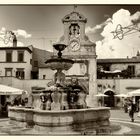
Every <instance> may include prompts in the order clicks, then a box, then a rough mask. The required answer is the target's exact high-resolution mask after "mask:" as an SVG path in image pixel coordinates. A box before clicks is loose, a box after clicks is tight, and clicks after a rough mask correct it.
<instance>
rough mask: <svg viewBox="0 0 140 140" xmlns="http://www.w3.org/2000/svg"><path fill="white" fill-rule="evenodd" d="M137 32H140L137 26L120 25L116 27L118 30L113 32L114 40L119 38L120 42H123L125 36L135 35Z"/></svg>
mask: <svg viewBox="0 0 140 140" xmlns="http://www.w3.org/2000/svg"><path fill="white" fill-rule="evenodd" d="M135 32H140V28H139V27H138V25H137V24H132V25H129V26H126V27H122V25H121V24H118V25H117V26H116V30H115V31H112V32H111V33H113V36H114V39H115V38H118V39H119V40H122V39H123V38H124V36H126V35H129V34H133V33H135Z"/></svg>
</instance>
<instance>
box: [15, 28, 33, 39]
mask: <svg viewBox="0 0 140 140" xmlns="http://www.w3.org/2000/svg"><path fill="white" fill-rule="evenodd" d="M14 32H15V33H16V35H17V37H18V36H22V37H24V38H30V37H31V36H32V35H31V34H28V33H27V32H26V31H25V30H22V29H18V30H16V31H14Z"/></svg>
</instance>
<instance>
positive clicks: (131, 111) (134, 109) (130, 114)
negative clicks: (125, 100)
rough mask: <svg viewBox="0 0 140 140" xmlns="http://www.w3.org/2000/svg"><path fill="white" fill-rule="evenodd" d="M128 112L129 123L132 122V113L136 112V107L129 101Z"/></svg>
mask: <svg viewBox="0 0 140 140" xmlns="http://www.w3.org/2000/svg"><path fill="white" fill-rule="evenodd" d="M128 111H129V116H130V118H131V121H132V122H134V113H135V111H136V105H135V104H134V103H133V101H132V100H130V103H129V107H128Z"/></svg>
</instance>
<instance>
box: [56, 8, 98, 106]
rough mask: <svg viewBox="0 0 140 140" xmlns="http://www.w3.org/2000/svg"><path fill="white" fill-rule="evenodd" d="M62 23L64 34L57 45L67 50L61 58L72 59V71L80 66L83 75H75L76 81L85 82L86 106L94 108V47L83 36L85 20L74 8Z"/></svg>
mask: <svg viewBox="0 0 140 140" xmlns="http://www.w3.org/2000/svg"><path fill="white" fill-rule="evenodd" d="M62 23H63V25H64V34H63V36H62V37H61V38H60V40H59V42H58V43H62V44H66V45H67V48H66V49H65V50H64V51H63V56H64V57H68V58H72V59H73V60H74V61H75V65H73V71H78V64H79V65H80V70H81V71H82V72H83V73H80V72H79V73H77V74H75V75H78V76H79V77H78V79H84V80H87V83H88V93H89V94H88V97H87V105H88V106H90V107H95V106H97V100H96V96H95V95H96V94H97V82H96V77H97V74H96V67H97V66H96V51H95V47H96V45H95V43H93V42H91V41H90V40H89V38H88V36H87V35H86V34H85V25H86V23H87V18H85V17H84V16H83V15H82V14H80V13H79V12H77V11H76V8H75V7H74V10H73V12H71V13H70V14H68V15H66V16H65V17H64V18H63V19H62ZM68 73H69V72H68ZM66 75H67V74H66ZM71 76H72V75H71Z"/></svg>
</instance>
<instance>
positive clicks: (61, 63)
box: [45, 58, 74, 70]
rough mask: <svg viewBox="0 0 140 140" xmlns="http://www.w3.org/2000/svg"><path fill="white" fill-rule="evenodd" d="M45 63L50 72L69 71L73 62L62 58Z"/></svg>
mask: <svg viewBox="0 0 140 140" xmlns="http://www.w3.org/2000/svg"><path fill="white" fill-rule="evenodd" d="M45 63H46V66H48V67H49V68H51V69H52V70H57V69H61V70H69V69H70V68H71V67H72V65H73V63H74V61H73V60H70V59H64V58H52V59H49V60H47V61H46V62H45Z"/></svg>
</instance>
